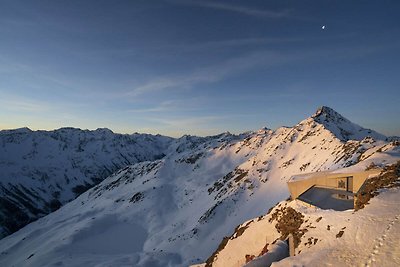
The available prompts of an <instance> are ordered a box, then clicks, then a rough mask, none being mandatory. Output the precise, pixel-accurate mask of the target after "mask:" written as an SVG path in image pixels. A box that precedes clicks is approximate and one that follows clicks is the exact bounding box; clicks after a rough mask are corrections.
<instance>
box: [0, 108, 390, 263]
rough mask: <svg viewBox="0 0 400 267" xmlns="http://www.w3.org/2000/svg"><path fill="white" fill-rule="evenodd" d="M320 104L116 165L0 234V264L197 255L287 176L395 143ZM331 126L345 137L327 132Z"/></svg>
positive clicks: (255, 209)
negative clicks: (296, 115)
mask: <svg viewBox="0 0 400 267" xmlns="http://www.w3.org/2000/svg"><path fill="white" fill-rule="evenodd" d="M325 111H327V112H328V111H329V113H331V112H330V111H331V109H328V108H322V112H321V111H318V112H317V113H316V114H314V115H313V116H312V117H310V118H308V119H306V120H304V121H302V122H300V123H299V124H297V125H295V126H293V127H281V128H279V129H277V130H274V131H273V130H269V129H261V130H259V131H256V132H250V133H246V134H242V135H238V136H236V135H231V134H229V133H224V134H221V135H217V136H212V137H205V138H201V137H193V136H184V137H182V138H180V139H177V140H175V141H173V142H172V143H171V145H170V147H169V149H168V152H167V153H166V154H167V156H166V157H164V158H163V159H160V160H156V161H149V162H142V163H137V164H134V165H131V166H129V167H126V168H124V169H121V170H120V171H118V172H117V173H115V174H113V175H111V176H110V177H108V178H107V179H105V180H104V181H103V182H101V183H100V184H99V185H97V186H95V187H94V188H92V189H90V190H88V191H87V192H85V193H84V194H82V195H81V196H80V197H78V198H77V199H75V200H74V201H72V202H70V203H68V204H67V205H65V206H63V207H62V208H61V209H59V210H57V211H55V212H54V213H51V214H50V215H48V216H46V217H44V218H42V219H40V220H38V221H36V222H33V223H31V224H29V225H27V226H26V227H24V228H23V229H21V230H20V231H18V232H16V233H14V234H13V235H11V236H8V237H6V238H4V239H3V240H1V241H0V251H1V254H0V265H5V266H12V265H16V266H54V265H60V266H62V265H65V266H82V265H86V266H110V265H114V266H120V265H134V266H187V265H189V264H194V263H200V262H204V261H205V260H206V259H207V258H208V257H209V256H210V255H211V253H212V252H213V251H214V250H215V249H216V248H217V246H218V244H219V243H220V241H221V240H222V238H223V237H224V236H229V235H231V234H232V232H233V231H234V228H235V227H236V226H237V225H239V224H241V223H242V222H243V221H246V220H249V219H251V218H254V217H258V216H260V215H263V214H265V213H266V212H267V211H268V209H269V208H271V207H273V206H274V205H275V203H277V202H279V201H282V200H283V199H286V198H287V197H288V196H289V192H288V190H287V186H286V182H287V180H288V179H289V178H290V177H291V176H292V175H293V174H297V173H303V172H304V173H305V172H312V171H323V170H335V169H339V168H343V167H346V166H351V165H354V164H356V163H358V162H360V161H364V160H365V161H368V160H370V159H372V158H373V157H374V156H375V155H377V154H379V153H383V152H382V151H389V152H390V151H391V149H393V145H392V144H389V143H388V142H386V141H385V138H384V137H383V136H382V135H379V134H377V135H375V134H374V135H375V138H372V137H368V136H367V133H368V131H369V130H365V129H361V128H358V127H359V126H357V125H354V124H350V123H346V124H340V125H338V126H337V127H336V128H335V127H334V125H333V123H334V122H333V121H331V120H328V121H327V122H326V121H325V120H320V118H321V116H326V117H327V116H328V115H329V114H328V113H327V114H325ZM336 114H337V113H336V112H335V116H336V117H337V118H343V117H341V116H340V115H339V114H337V115H336ZM339 116H340V117H339ZM342 120H344V118H343V119H341V120H340V121H342ZM346 122H347V120H346ZM344 125H345V126H346V129H344V128H343V127H345V126H344ZM338 128H343V130H346V136H347V138H343V134H341V135H340V136H338V132H332V131H331V129H338ZM360 129H361V130H360ZM354 131H355V132H354ZM361 133H362V134H361ZM371 133H373V132H371ZM350 137H351V138H353V139H348V138H350ZM389 152H387V153H389ZM381 163H382V162H381ZM377 164H379V162H377ZM382 164H383V163H382Z"/></svg>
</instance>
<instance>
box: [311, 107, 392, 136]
mask: <svg viewBox="0 0 400 267" xmlns="http://www.w3.org/2000/svg"><path fill="white" fill-rule="evenodd" d="M312 118H313V119H314V120H315V121H316V122H318V123H321V124H323V125H324V126H325V127H326V128H327V129H328V130H329V131H331V132H332V133H333V134H334V135H336V137H337V138H339V139H340V140H344V141H347V140H362V139H364V138H365V137H367V136H370V137H372V138H374V139H376V140H386V139H387V137H386V136H384V135H382V134H380V133H377V132H375V131H373V130H370V129H365V128H362V127H361V126H359V125H357V124H355V123H352V122H351V121H349V120H348V119H346V118H345V117H343V116H342V115H340V114H339V113H337V112H336V111H334V110H333V109H331V108H329V107H326V106H322V107H320V108H319V109H318V110H317V112H316V113H315V114H314V115H313V116H312Z"/></svg>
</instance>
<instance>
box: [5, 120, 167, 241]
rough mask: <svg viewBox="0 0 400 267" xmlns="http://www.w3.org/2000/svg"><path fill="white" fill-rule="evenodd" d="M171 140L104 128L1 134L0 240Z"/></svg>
mask: <svg viewBox="0 0 400 267" xmlns="http://www.w3.org/2000/svg"><path fill="white" fill-rule="evenodd" d="M171 141H172V138H169V137H164V136H152V135H148V134H133V135H122V134H115V133H113V132H112V131H110V130H108V129H97V130H95V131H89V130H80V129H74V128H62V129H59V130H55V131H31V130H30V129H28V128H22V129H17V130H4V131H0V170H1V172H0V237H3V236H5V235H7V234H9V233H12V232H14V231H16V230H18V229H19V228H21V227H22V226H24V225H26V224H27V223H29V222H31V221H33V220H35V219H37V218H38V217H42V216H44V215H46V214H48V213H49V212H51V211H54V210H56V209H57V208H59V207H60V206H61V205H63V204H64V203H66V202H68V201H70V200H72V199H74V198H75V197H76V196H77V195H78V194H80V193H83V192H84V191H86V190H87V189H88V188H90V187H91V186H93V185H94V184H97V183H99V182H100V181H102V180H103V179H104V178H106V177H107V176H109V175H110V174H112V173H113V172H114V171H116V170H118V169H120V168H122V167H125V166H127V165H130V164H134V163H137V162H141V161H147V160H155V159H159V158H161V157H163V156H164V153H166V149H167V147H168V145H169V143H170V142H171Z"/></svg>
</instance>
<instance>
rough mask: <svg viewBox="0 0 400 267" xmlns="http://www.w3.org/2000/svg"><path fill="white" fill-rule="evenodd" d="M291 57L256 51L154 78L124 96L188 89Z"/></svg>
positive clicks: (274, 63)
mask: <svg viewBox="0 0 400 267" xmlns="http://www.w3.org/2000/svg"><path fill="white" fill-rule="evenodd" d="M292 59H293V56H287V55H284V54H280V53H276V52H271V51H258V52H254V53H250V54H246V55H244V56H241V57H236V58H232V59H229V60H226V61H225V62H222V63H220V64H216V65H212V66H208V67H205V68H201V69H197V70H194V71H193V72H190V73H186V74H181V75H171V76H163V77H158V78H154V79H153V80H152V81H150V82H148V83H145V84H142V85H139V86H137V87H135V88H133V89H132V90H130V91H129V92H127V94H126V95H125V96H130V97H136V96H139V95H142V94H145V93H151V92H157V91H163V90H167V89H182V88H184V89H188V88H191V87H193V86H195V85H198V84H201V83H215V82H218V81H221V80H223V79H225V78H227V77H229V76H232V75H235V74H237V73H240V72H243V71H246V70H249V69H251V68H254V67H257V66H275V65H278V64H283V63H285V62H287V61H290V60H292Z"/></svg>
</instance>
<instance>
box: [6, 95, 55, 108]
mask: <svg viewBox="0 0 400 267" xmlns="http://www.w3.org/2000/svg"><path fill="white" fill-rule="evenodd" d="M0 108H1V109H4V110H10V111H14V112H43V111H48V110H49V109H50V108H51V107H50V106H48V105H47V104H46V103H43V102H39V101H36V100H32V99H29V98H25V97H20V96H15V95H8V94H5V93H3V94H2V97H1V98H0Z"/></svg>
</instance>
